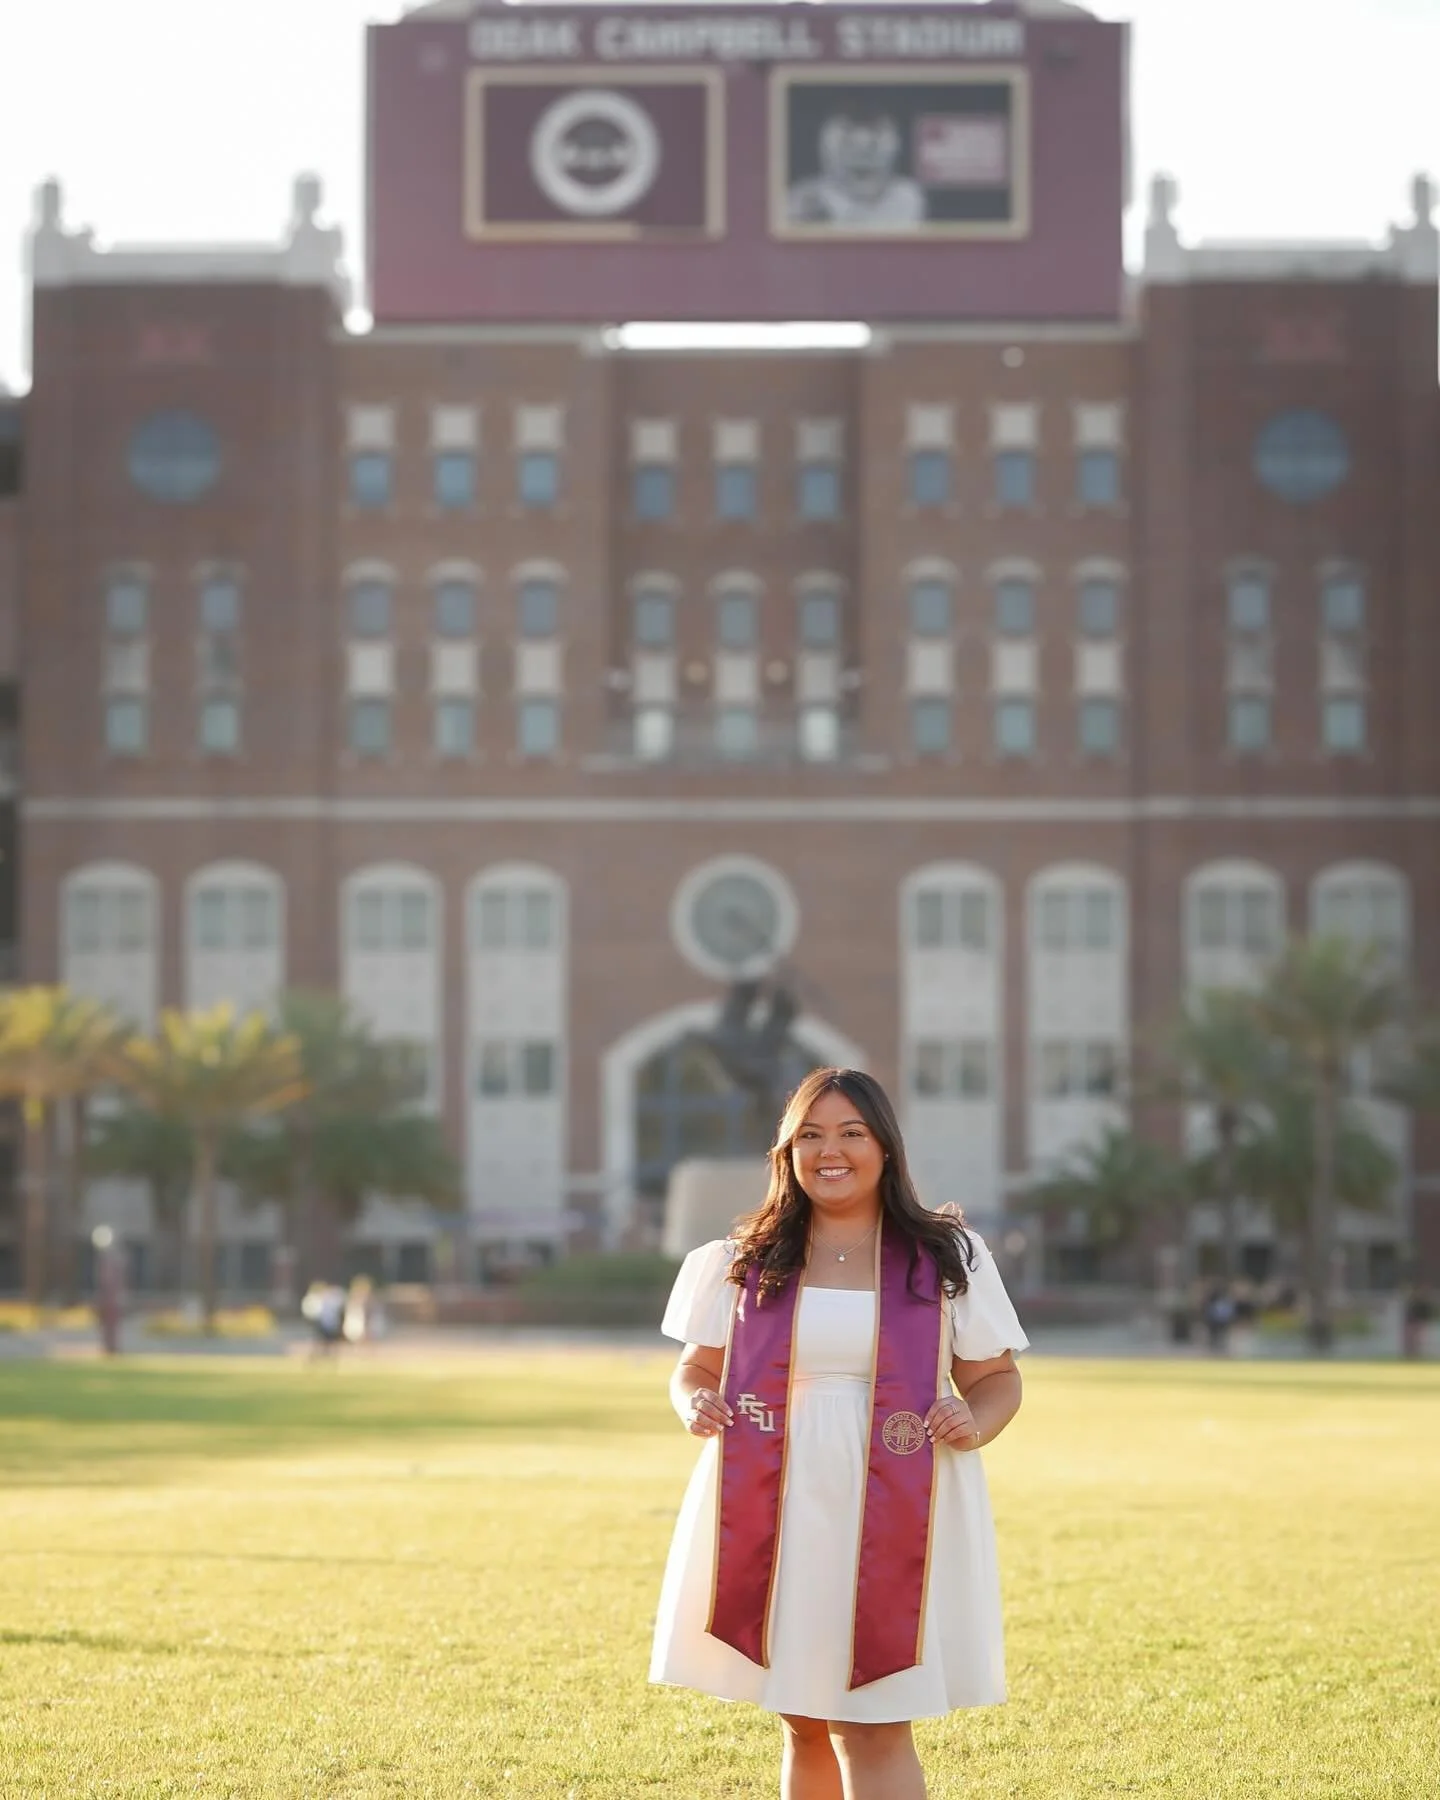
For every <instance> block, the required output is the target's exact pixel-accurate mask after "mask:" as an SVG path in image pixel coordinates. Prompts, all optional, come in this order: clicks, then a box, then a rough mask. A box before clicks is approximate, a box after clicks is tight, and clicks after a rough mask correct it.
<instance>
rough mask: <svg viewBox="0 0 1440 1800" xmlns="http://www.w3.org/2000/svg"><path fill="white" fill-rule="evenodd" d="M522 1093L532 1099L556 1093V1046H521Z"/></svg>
mask: <svg viewBox="0 0 1440 1800" xmlns="http://www.w3.org/2000/svg"><path fill="white" fill-rule="evenodd" d="M520 1085H521V1091H522V1092H523V1093H525V1094H527V1095H529V1096H530V1097H531V1098H532V1099H540V1098H543V1097H544V1096H545V1095H547V1094H553V1093H554V1092H555V1046H554V1045H553V1044H522V1045H521V1046H520Z"/></svg>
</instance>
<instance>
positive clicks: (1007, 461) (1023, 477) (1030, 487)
mask: <svg viewBox="0 0 1440 1800" xmlns="http://www.w3.org/2000/svg"><path fill="white" fill-rule="evenodd" d="M995 499H996V501H997V502H998V503H999V505H1001V506H1007V507H1008V506H1033V505H1034V504H1035V453H1034V451H1033V450H999V451H997V452H996V454H995Z"/></svg>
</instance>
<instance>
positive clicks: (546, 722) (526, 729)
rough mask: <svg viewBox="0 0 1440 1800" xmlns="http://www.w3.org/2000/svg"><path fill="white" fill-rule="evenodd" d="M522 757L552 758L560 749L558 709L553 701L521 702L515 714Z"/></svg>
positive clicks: (518, 743) (517, 741)
mask: <svg viewBox="0 0 1440 1800" xmlns="http://www.w3.org/2000/svg"><path fill="white" fill-rule="evenodd" d="M516 747H517V749H518V750H519V752H520V754H521V755H522V756H554V754H555V753H556V751H557V750H558V749H559V748H560V708H559V706H558V705H557V704H556V702H555V701H553V700H522V701H521V702H520V706H519V710H518V712H517V714H516Z"/></svg>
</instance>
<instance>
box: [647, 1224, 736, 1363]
mask: <svg viewBox="0 0 1440 1800" xmlns="http://www.w3.org/2000/svg"><path fill="white" fill-rule="evenodd" d="M733 1255H734V1245H733V1244H732V1243H731V1242H730V1240H729V1239H728V1238H716V1239H715V1241H714V1242H713V1243H709V1244H701V1246H700V1248H699V1249H698V1250H692V1251H691V1252H690V1254H689V1255H688V1256H687V1257H686V1258H685V1260H684V1262H683V1263H681V1265H680V1273H679V1274H678V1275H677V1276H676V1277H675V1285H674V1287H673V1288H672V1289H671V1290H670V1299H669V1302H668V1303H667V1305H666V1307H665V1317H664V1318H663V1319H662V1320H661V1322H660V1329H661V1331H662V1332H664V1334H665V1336H666V1337H670V1338H676V1339H678V1340H679V1342H680V1343H682V1344H709V1345H712V1346H713V1345H718V1344H723V1343H724V1342H725V1341H726V1339H727V1338H728V1337H729V1336H730V1313H731V1309H732V1308H733V1306H734V1304H735V1296H736V1295H737V1294H738V1293H739V1291H740V1290H739V1289H738V1288H736V1287H734V1286H733V1285H732V1284H731V1283H730V1282H729V1281H727V1280H726V1277H727V1276H728V1275H729V1273H730V1260H731V1257H732V1256H733Z"/></svg>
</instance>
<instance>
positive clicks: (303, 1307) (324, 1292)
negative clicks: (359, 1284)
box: [300, 1281, 345, 1361]
mask: <svg viewBox="0 0 1440 1800" xmlns="http://www.w3.org/2000/svg"><path fill="white" fill-rule="evenodd" d="M300 1313H301V1316H302V1317H303V1318H304V1319H305V1320H306V1321H307V1323H308V1324H309V1326H310V1329H311V1331H312V1333H313V1334H314V1337H313V1341H312V1343H311V1346H310V1356H311V1360H312V1361H314V1360H315V1359H316V1358H319V1357H332V1356H333V1355H334V1354H335V1352H336V1350H337V1349H338V1348H339V1346H340V1344H341V1343H342V1342H343V1340H344V1335H345V1290H344V1288H342V1287H339V1286H337V1284H336V1283H335V1282H333V1281H312V1282H311V1283H310V1286H309V1287H308V1288H307V1289H306V1290H305V1298H304V1299H303V1300H302V1301H301V1302H300Z"/></svg>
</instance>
